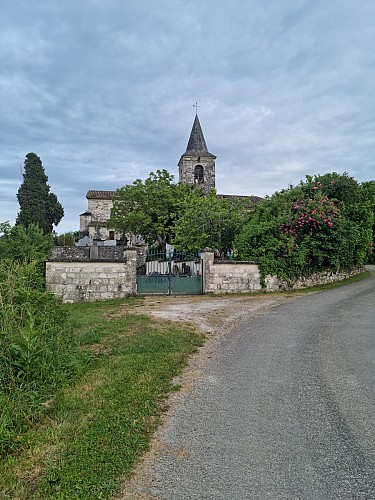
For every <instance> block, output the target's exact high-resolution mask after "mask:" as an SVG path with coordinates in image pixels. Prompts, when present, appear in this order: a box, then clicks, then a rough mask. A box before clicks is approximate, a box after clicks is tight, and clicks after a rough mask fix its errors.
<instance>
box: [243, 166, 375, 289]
mask: <svg viewBox="0 0 375 500" xmlns="http://www.w3.org/2000/svg"><path fill="white" fill-rule="evenodd" d="M373 221H374V214H373V211H372V210H371V207H370V205H369V204H368V203H366V202H365V201H364V200H363V197H362V195H361V187H360V185H359V184H358V183H357V182H356V181H355V180H354V179H352V178H351V177H349V176H348V175H347V174H343V175H339V174H336V173H333V174H326V175H325V176H314V177H307V178H306V182H301V183H300V184H299V185H298V186H297V187H291V188H289V189H287V190H284V191H282V192H280V193H275V194H274V195H273V196H271V197H270V198H267V199H265V200H264V201H263V202H262V203H260V204H259V205H258V206H257V207H256V208H255V210H254V212H253V213H252V214H251V217H250V221H249V222H248V223H247V224H245V225H244V227H243V229H242V232H241V234H240V235H239V236H238V237H237V239H236V250H237V253H238V256H239V258H242V259H255V260H257V261H258V262H259V264H260V268H261V272H262V276H263V278H264V277H265V276H266V275H268V274H271V275H277V276H278V277H280V278H282V279H286V280H288V281H290V282H293V281H295V280H296V279H297V278H298V277H300V276H307V275H310V274H312V273H315V272H319V271H322V270H325V269H333V270H339V269H345V270H350V269H352V268H353V267H355V266H360V265H363V264H365V263H366V262H367V259H368V254H369V249H370V248H371V242H372V225H373Z"/></svg>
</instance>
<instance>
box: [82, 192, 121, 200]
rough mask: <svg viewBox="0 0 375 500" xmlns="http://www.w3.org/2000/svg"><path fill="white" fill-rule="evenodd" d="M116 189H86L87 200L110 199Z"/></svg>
mask: <svg viewBox="0 0 375 500" xmlns="http://www.w3.org/2000/svg"><path fill="white" fill-rule="evenodd" d="M115 192H116V191H92V190H90V191H87V194H86V198H87V199H88V200H112V198H113V196H114V194H115Z"/></svg>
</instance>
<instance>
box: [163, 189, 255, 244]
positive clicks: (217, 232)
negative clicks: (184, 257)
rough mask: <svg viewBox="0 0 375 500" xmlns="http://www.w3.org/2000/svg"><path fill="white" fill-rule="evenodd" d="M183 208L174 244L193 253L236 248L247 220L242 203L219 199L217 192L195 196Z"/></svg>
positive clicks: (189, 198) (176, 224) (175, 227)
mask: <svg viewBox="0 0 375 500" xmlns="http://www.w3.org/2000/svg"><path fill="white" fill-rule="evenodd" d="M180 208H181V210H180V216H179V217H178V219H177V220H176V222H175V226H174V230H175V237H174V239H173V244H174V245H175V246H176V247H177V248H180V249H181V250H186V251H190V252H192V253H195V252H197V251H198V250H199V249H200V248H205V247H210V248H212V249H214V250H218V251H223V250H225V249H229V248H232V246H233V240H234V238H235V236H236V235H237V234H238V233H239V232H240V230H241V227H242V225H243V223H244V220H245V218H246V208H245V204H244V202H243V201H242V200H240V199H235V198H234V199H226V198H219V197H218V196H217V194H216V192H215V191H211V192H210V193H208V194H206V195H204V196H202V194H201V193H197V192H194V193H192V196H190V197H186V198H185V200H184V201H183V202H182V203H181V205H180Z"/></svg>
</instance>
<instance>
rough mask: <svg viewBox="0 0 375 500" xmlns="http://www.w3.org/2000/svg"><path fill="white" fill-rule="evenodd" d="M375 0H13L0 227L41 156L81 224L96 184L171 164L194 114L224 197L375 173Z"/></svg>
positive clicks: (5, 54)
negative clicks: (26, 167) (310, 177)
mask: <svg viewBox="0 0 375 500" xmlns="http://www.w3.org/2000/svg"><path fill="white" fill-rule="evenodd" d="M374 82H375V1H374V0H361V1H355V0H288V1H283V0H220V1H219V0H122V1H121V0H105V1H104V0H74V1H73V0H2V2H1V15H0V200H1V207H0V222H1V221H5V220H9V221H10V222H12V223H14V221H15V218H16V216H17V213H18V209H19V206H18V202H17V198H16V194H17V190H18V188H19V186H20V184H21V182H22V165H23V162H24V159H25V156H26V154H27V153H29V152H34V153H36V154H37V155H38V156H40V158H41V160H42V162H43V165H44V167H45V170H46V174H47V175H48V177H49V184H50V186H51V191H52V192H54V193H55V194H56V195H57V197H58V199H59V200H60V202H61V203H62V205H63V207H64V209H65V217H64V218H63V220H62V222H61V223H60V225H59V226H58V228H57V231H58V232H59V233H62V232H65V231H69V230H77V229H78V228H79V214H80V213H82V212H84V211H85V209H86V207H87V200H86V198H85V196H86V192H87V191H88V190H89V189H103V190H112V189H116V188H118V187H121V186H123V185H125V184H130V183H132V182H133V181H134V180H135V179H136V178H141V179H145V178H146V177H147V176H148V174H149V172H151V171H155V170H156V169H161V168H166V169H167V170H169V171H170V172H171V173H173V174H174V175H175V176H176V180H178V169H177V163H178V160H179V158H180V156H181V154H182V153H184V151H185V149H186V145H187V141H188V138H189V134H190V131H191V127H192V124H193V120H194V114H195V109H194V108H193V104H194V103H195V102H196V101H197V102H198V104H199V106H200V107H199V109H198V114H199V118H200V122H201V125H202V129H203V132H204V135H205V139H206V142H207V146H208V149H209V151H210V152H211V153H213V154H215V155H216V156H217V160H216V178H217V189H218V192H219V193H226V194H248V195H258V196H264V195H266V194H268V195H271V194H272V193H273V192H275V191H278V190H281V189H283V188H286V187H287V186H288V185H289V184H297V183H298V182H299V181H300V180H301V179H304V178H305V175H306V174H317V173H320V174H322V173H325V172H333V171H336V172H340V173H342V172H344V171H347V172H348V173H349V175H351V176H353V177H354V178H356V179H357V180H359V181H365V180H372V179H374V178H375V173H374V170H375V169H374V167H375V160H374V158H375V120H374V118H375V101H374V99H375V88H374Z"/></svg>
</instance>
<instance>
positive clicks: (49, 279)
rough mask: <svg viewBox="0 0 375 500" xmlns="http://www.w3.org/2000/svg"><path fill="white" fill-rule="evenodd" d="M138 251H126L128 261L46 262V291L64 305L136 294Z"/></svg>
mask: <svg viewBox="0 0 375 500" xmlns="http://www.w3.org/2000/svg"><path fill="white" fill-rule="evenodd" d="M136 272H137V252H136V251H135V250H127V251H125V260H124V259H122V260H117V261H110V262H108V261H107V262H105V261H99V260H91V261H84V260H82V261H52V260H48V261H47V262H46V286H47V290H48V291H50V292H52V293H53V294H54V295H56V296H57V297H60V298H61V299H62V301H63V302H66V303H67V302H70V303H72V302H84V301H97V300H108V299H116V298H124V297H129V296H132V295H135V294H136Z"/></svg>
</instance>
